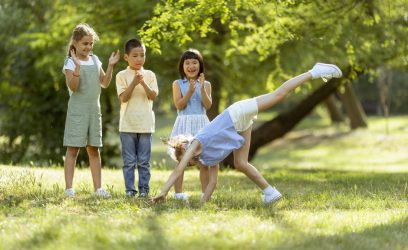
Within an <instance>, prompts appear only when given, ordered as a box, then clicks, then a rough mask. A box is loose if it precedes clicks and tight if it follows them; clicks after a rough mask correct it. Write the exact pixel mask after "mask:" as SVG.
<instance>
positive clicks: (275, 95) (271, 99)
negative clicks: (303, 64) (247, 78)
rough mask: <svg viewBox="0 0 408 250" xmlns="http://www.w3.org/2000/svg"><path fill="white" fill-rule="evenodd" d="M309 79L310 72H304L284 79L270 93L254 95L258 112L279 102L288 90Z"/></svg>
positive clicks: (310, 77)
mask: <svg viewBox="0 0 408 250" xmlns="http://www.w3.org/2000/svg"><path fill="white" fill-rule="evenodd" d="M311 79H312V74H311V73H310V72H306V73H303V74H301V75H298V76H296V77H294V78H292V79H290V80H288V81H286V82H285V83H283V84H282V85H281V86H280V87H279V88H277V89H276V90H275V91H273V92H272V93H268V94H265V95H260V96H257V97H255V100H256V102H257V103H258V112H262V111H264V110H266V109H268V108H271V107H272V106H274V105H275V104H277V103H279V102H281V101H282V100H283V99H285V97H286V96H287V95H288V94H289V93H290V92H292V90H294V89H295V88H297V87H298V86H300V85H301V84H303V83H305V82H307V81H309V80H311Z"/></svg>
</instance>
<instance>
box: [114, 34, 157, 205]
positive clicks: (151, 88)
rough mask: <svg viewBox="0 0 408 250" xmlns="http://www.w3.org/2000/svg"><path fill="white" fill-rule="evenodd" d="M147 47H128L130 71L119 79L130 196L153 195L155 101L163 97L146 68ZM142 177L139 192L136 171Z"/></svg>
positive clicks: (138, 44) (133, 41)
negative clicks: (151, 162) (152, 152)
mask: <svg viewBox="0 0 408 250" xmlns="http://www.w3.org/2000/svg"><path fill="white" fill-rule="evenodd" d="M145 54H146V47H145V46H144V44H143V43H142V42H141V41H140V40H138V39H136V38H133V39H130V40H129V41H127V42H126V44H125V55H124V59H125V60H126V61H127V62H128V67H127V68H126V69H125V70H122V71H120V72H119V73H117V75H116V89H117V92H118V96H119V99H120V102H121V105H120V121H119V132H120V141H121V144H122V158H123V164H124V165H123V176H124V179H125V187H126V196H127V197H134V196H135V195H136V194H137V192H138V191H139V197H142V198H143V197H146V196H147V195H148V194H149V182H150V153H151V142H152V133H154V130H155V117H154V112H153V101H154V99H155V98H156V96H157V95H158V93H159V89H158V87H157V80H156V75H155V74H154V73H153V72H152V71H150V70H146V69H144V68H143V65H144V63H145V59H146V58H145ZM136 167H137V170H138V174H139V182H138V191H137V190H136V188H135V168H136Z"/></svg>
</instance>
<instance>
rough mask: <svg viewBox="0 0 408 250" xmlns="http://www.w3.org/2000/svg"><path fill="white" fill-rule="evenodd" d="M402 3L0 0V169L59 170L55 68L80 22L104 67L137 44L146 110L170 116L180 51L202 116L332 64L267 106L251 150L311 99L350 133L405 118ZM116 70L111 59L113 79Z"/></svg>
mask: <svg viewBox="0 0 408 250" xmlns="http://www.w3.org/2000/svg"><path fill="white" fill-rule="evenodd" d="M407 7H408V3H407V1H406V0H396V1H391V0H386V1H379V0H365V1H356V0H345V1H341V2H339V1H296V0H290V1H264V0H234V1H232V0H229V1H228V0H219V1H203V0H180V1H171V0H168V1H153V0H149V1H148V0H126V1H125V0H117V1H114V2H113V1H107V0H95V1H74V2H73V1H66V0H58V1H50V0H28V1H23V0H0V30H1V32H0V63H1V65H2V67H1V68H0V70H1V74H0V162H4V163H19V162H29V161H34V162H41V163H50V164H55V163H57V164H60V163H62V161H63V159H62V156H63V155H64V152H65V150H64V148H63V147H62V135H63V129H64V123H65V115H66V105H67V102H68V91H67V89H66V86H65V79H64V75H63V74H62V64H63V61H64V58H65V57H66V45H67V43H68V39H69V37H70V34H71V31H72V29H73V28H74V27H75V25H76V24H78V23H80V22H87V23H89V24H90V25H92V26H93V27H94V28H95V30H96V31H97V32H98V34H99V35H100V38H101V40H100V42H98V43H97V44H96V45H95V47H94V53H95V54H97V55H98V56H99V57H100V58H101V60H102V62H103V63H104V65H103V66H104V68H105V67H106V63H107V59H108V57H109V55H110V53H111V52H112V51H113V50H115V49H120V51H121V55H123V44H124V42H125V41H126V40H127V39H129V38H131V37H135V36H136V37H140V38H142V40H143V41H144V42H145V43H146V45H147V49H148V50H147V60H146V64H145V67H146V68H148V69H151V70H153V71H154V72H155V73H156V75H157V77H158V82H159V88H160V95H159V98H158V100H157V102H156V103H155V110H156V115H161V114H164V113H166V112H168V111H170V110H171V109H172V101H171V82H172V81H173V80H174V79H177V78H178V73H177V64H178V59H179V56H180V55H181V53H182V52H183V51H184V50H185V49H187V48H189V47H194V48H196V49H198V50H200V51H201V52H202V54H203V56H204V60H205V66H206V78H207V79H208V80H209V81H211V83H212V85H213V99H214V105H213V107H212V109H211V110H210V111H209V116H210V117H214V116H215V115H216V114H217V113H218V112H219V111H220V110H222V109H223V108H225V107H226V106H227V105H228V104H230V103H232V102H234V101H236V100H239V99H242V98H246V97H251V96H255V95H258V94H262V93H264V92H266V91H271V90H273V89H274V88H276V87H277V86H278V85H280V84H281V83H282V82H283V81H285V80H286V79H288V78H289V77H291V76H293V75H295V74H298V73H301V72H304V71H306V70H308V69H310V68H311V67H312V66H313V64H314V63H315V62H317V61H322V62H329V63H336V64H338V65H339V66H340V67H341V68H342V70H343V71H344V73H345V77H344V78H343V79H342V80H341V81H336V82H333V81H331V82H329V83H328V84H326V85H322V84H320V83H317V82H316V81H314V82H311V83H310V84H309V85H308V86H306V87H304V88H301V89H300V90H299V91H297V92H296V94H294V95H293V96H291V98H290V99H289V100H288V101H287V102H284V103H282V104H281V105H278V106H277V107H276V108H275V109H274V111H277V112H279V114H280V115H278V116H277V117H275V119H274V120H271V121H269V122H270V123H269V127H268V126H267V124H265V126H266V127H267V130H268V131H269V133H268V134H265V132H264V131H262V126H261V127H259V128H258V130H255V131H254V140H253V142H252V143H257V142H258V143H257V145H259V147H261V146H262V145H264V144H265V143H267V142H269V141H271V140H273V139H274V137H276V134H277V133H272V132H274V131H275V130H273V131H272V132H271V128H273V127H278V128H277V129H281V130H282V128H284V129H283V131H281V132H280V134H279V135H280V136H282V135H283V134H285V133H286V132H288V131H290V130H291V129H292V128H293V127H294V126H296V124H297V123H298V122H299V121H301V120H302V119H303V118H304V117H305V116H306V115H308V114H309V113H310V112H312V110H313V109H314V108H315V107H316V106H317V105H319V104H322V105H325V106H326V107H327V108H328V113H329V114H330V117H331V118H332V119H333V121H341V120H343V121H346V122H349V123H350V126H351V128H356V127H361V126H362V127H364V126H366V125H367V124H365V123H366V121H365V119H364V117H365V113H367V114H368V115H386V116H388V115H396V114H405V113H406V112H407V109H408V88H407V85H408V83H407V80H406V79H407V65H408V57H407V55H408V54H407V50H408V44H407V39H406V37H408V36H407V35H408V8H407ZM124 67H126V64H125V62H124V61H123V60H122V61H121V62H120V63H119V64H118V65H117V66H116V68H115V72H114V74H116V72H117V71H119V70H121V69H123V68H124ZM114 85H115V81H114V80H112V82H111V86H110V87H109V88H108V89H107V90H104V91H103V92H102V95H101V104H102V109H103V124H104V133H105V134H106V133H108V132H115V131H117V123H118V117H119V115H118V111H119V101H118V99H117V96H116V89H115V86H114ZM357 98H358V99H359V100H358V99H357ZM306 104H307V105H306ZM300 107H308V108H304V109H301V108H300ZM171 112H174V110H172V111H171ZM288 124H291V125H288ZM276 131H278V130H276ZM256 134H258V136H255V135H256ZM259 135H260V136H259ZM265 135H269V137H268V136H267V137H268V138H266V137H265ZM258 137H259V138H260V139H256V138H258ZM105 138H106V136H105ZM261 139H262V140H264V142H261V141H260V140H261ZM104 144H105V147H104V150H103V153H102V156H103V157H104V159H105V160H106V159H108V158H110V157H111V156H113V155H118V154H119V148H118V147H117V145H110V144H109V143H108V142H106V141H105V142H104ZM255 148H256V147H254V149H255ZM255 152H256V149H255V151H254V152H253V154H255Z"/></svg>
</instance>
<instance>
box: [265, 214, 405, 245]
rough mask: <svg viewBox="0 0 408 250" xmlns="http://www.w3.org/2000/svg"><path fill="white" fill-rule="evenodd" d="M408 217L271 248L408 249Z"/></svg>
mask: <svg viewBox="0 0 408 250" xmlns="http://www.w3.org/2000/svg"><path fill="white" fill-rule="evenodd" d="M407 228H408V217H405V218H403V219H401V220H399V221H396V222H392V223H389V224H381V225H377V226H373V227H368V228H366V229H365V230H362V231H360V232H349V233H345V234H336V235H330V236H308V235H305V236H304V237H301V239H303V240H292V241H291V242H284V243H282V244H279V245H276V246H274V247H271V248H270V249H361V250H363V249H367V250H373V249H406V248H407V246H408V237H406V233H407Z"/></svg>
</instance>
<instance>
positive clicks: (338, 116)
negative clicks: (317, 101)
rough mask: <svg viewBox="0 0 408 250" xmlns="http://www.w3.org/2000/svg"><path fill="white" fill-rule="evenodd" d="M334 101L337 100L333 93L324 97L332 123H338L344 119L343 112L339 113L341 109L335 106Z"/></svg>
mask: <svg viewBox="0 0 408 250" xmlns="http://www.w3.org/2000/svg"><path fill="white" fill-rule="evenodd" d="M336 101H337V100H336V97H335V95H334V94H333V95H330V96H329V97H327V98H326V100H324V103H325V105H326V108H327V111H328V112H329V115H330V120H331V121H332V123H340V122H343V121H344V117H343V114H342V113H341V110H340V109H339V108H338V107H337V105H336Z"/></svg>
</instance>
